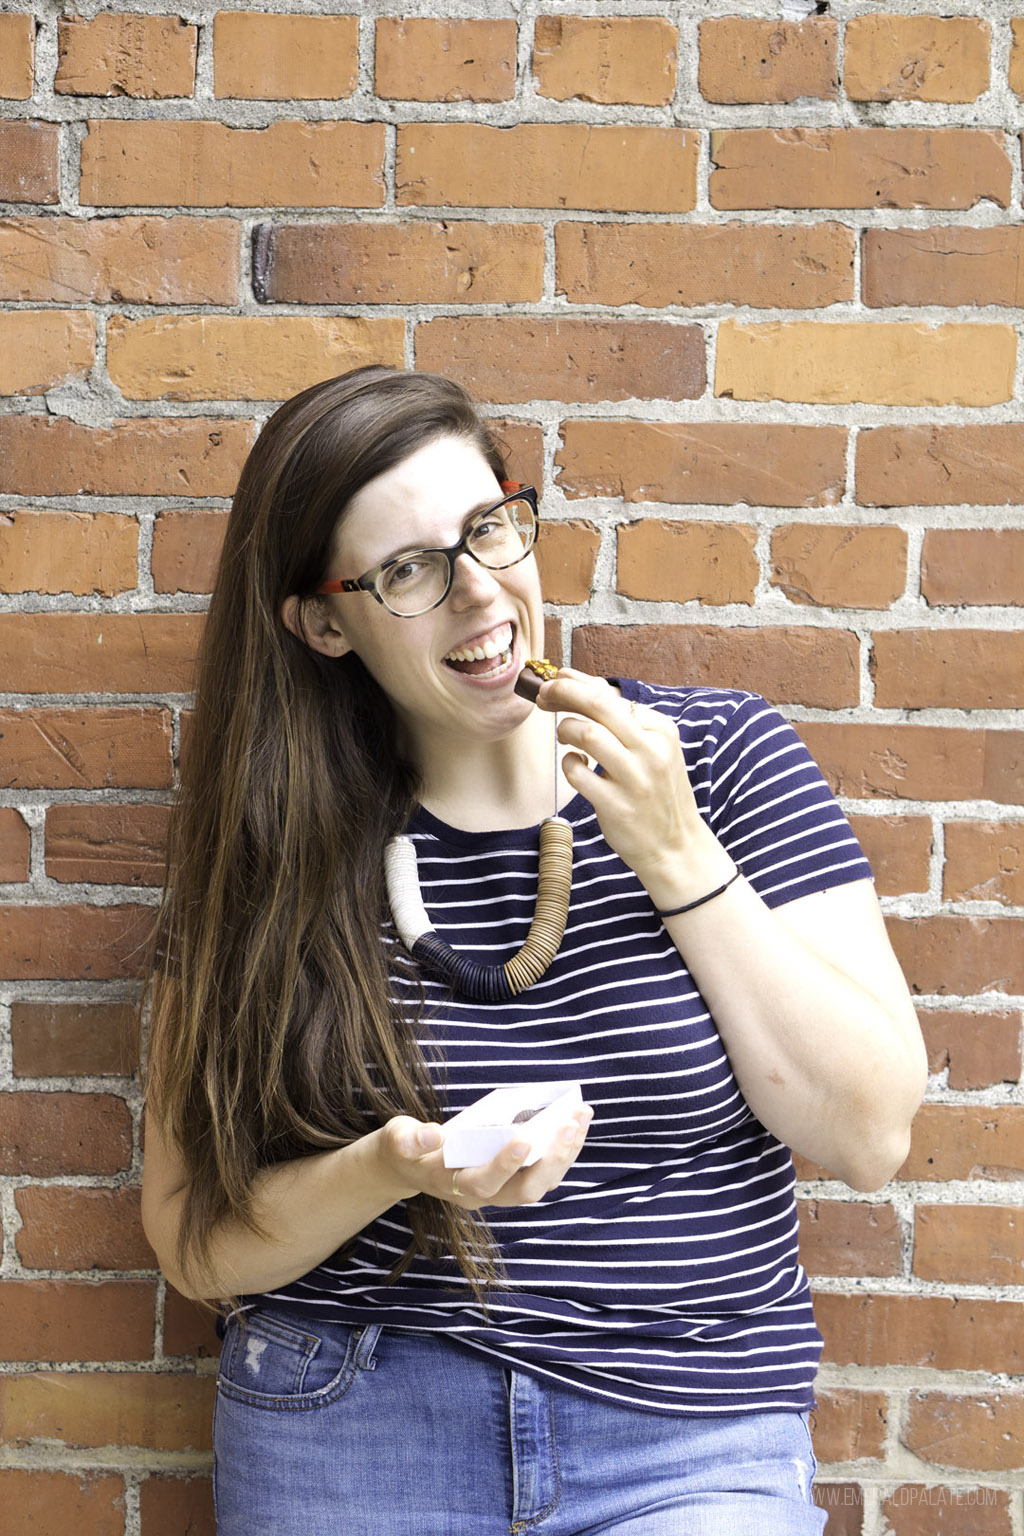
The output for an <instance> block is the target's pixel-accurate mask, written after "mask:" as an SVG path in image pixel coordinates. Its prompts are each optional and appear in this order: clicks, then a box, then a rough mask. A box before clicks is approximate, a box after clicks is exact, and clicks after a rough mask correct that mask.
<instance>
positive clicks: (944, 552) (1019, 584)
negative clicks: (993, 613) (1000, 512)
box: [921, 528, 1024, 607]
mask: <svg viewBox="0 0 1024 1536" xmlns="http://www.w3.org/2000/svg"><path fill="white" fill-rule="evenodd" d="M921 595H922V596H923V597H924V599H925V601H926V602H927V603H930V604H931V605H932V606H933V607H934V606H935V605H937V604H942V603H951V604H953V605H955V606H960V605H961V604H979V605H986V604H1004V603H1005V604H1007V605H1011V606H1020V605H1022V604H1024V529H1020V528H929V529H928V530H927V531H926V533H925V536H924V546H923V548H922V551H921Z"/></svg>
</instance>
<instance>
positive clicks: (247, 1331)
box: [217, 1311, 380, 1410]
mask: <svg viewBox="0 0 1024 1536" xmlns="http://www.w3.org/2000/svg"><path fill="white" fill-rule="evenodd" d="M379 1333H380V1326H379V1325H378V1324H370V1325H369V1326H368V1327H362V1328H349V1327H347V1326H345V1325H344V1324H336V1323H330V1324H327V1325H326V1326H325V1327H324V1328H323V1329H322V1331H320V1332H316V1331H314V1330H313V1329H312V1328H308V1327H305V1326H303V1324H302V1321H301V1320H300V1319H294V1320H288V1321H286V1320H285V1319H284V1318H283V1317H281V1316H279V1315H276V1314H272V1313H268V1312H261V1311H258V1312H251V1313H248V1314H246V1315H244V1316H242V1317H238V1316H235V1317H232V1318H231V1319H229V1321H228V1324H227V1328H226V1331H225V1334H224V1344H223V1347H222V1349H221V1357H220V1372H219V1374H218V1377H217V1390H218V1392H219V1393H222V1394H223V1395H224V1396H225V1397H230V1398H233V1399H234V1400H235V1401H236V1402H243V1403H248V1404H249V1405H250V1406H251V1407H254V1408H272V1409H282V1408H283V1409H299V1410H301V1409H312V1408H322V1407H326V1406H327V1404H328V1403H333V1402H335V1401H336V1400H337V1399H338V1398H339V1397H340V1396H341V1395H342V1393H343V1392H345V1391H346V1390H347V1389H348V1388H349V1387H350V1386H351V1384H352V1382H353V1380H354V1379H355V1376H356V1373H357V1371H359V1370H367V1369H369V1370H372V1369H373V1364H374V1361H373V1348H374V1345H375V1344H376V1342H377V1337H378V1335H379Z"/></svg>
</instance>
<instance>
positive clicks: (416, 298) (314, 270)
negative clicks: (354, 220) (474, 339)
mask: <svg viewBox="0 0 1024 1536" xmlns="http://www.w3.org/2000/svg"><path fill="white" fill-rule="evenodd" d="M253 261H254V268H255V271H254V286H255V289H256V296H257V298H258V299H261V300H262V301H263V302H265V303H290V304H495V303H533V302H535V301H536V300H538V299H540V297H541V295H542V292H543V286H544V230H543V227H542V226H541V225H540V224H486V223H483V222H480V221H478V220H472V219H459V220H454V221H452V222H450V223H449V222H445V223H442V222H440V221H438V222H433V221H430V222H428V221H422V222H421V221H419V220H417V222H415V223H410V224H367V223H363V224H265V225H261V226H260V228H259V231H258V234H257V240H256V244H255V246H254V256H253Z"/></svg>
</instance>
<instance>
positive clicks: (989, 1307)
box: [814, 1291, 1024, 1372]
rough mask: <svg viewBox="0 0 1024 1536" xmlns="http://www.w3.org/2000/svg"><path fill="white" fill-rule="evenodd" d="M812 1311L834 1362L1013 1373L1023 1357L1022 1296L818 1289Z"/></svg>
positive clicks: (826, 1351) (829, 1355)
mask: <svg viewBox="0 0 1024 1536" xmlns="http://www.w3.org/2000/svg"><path fill="white" fill-rule="evenodd" d="M814 1311H815V1315H816V1317H817V1320H818V1327H819V1328H820V1329H821V1331H822V1333H823V1335H824V1338H825V1354H824V1358H825V1359H826V1360H827V1361H829V1362H830V1363H834V1364H837V1365H847V1364H849V1365H858V1366H865V1365H866V1366H883V1365H886V1366H891V1365H913V1366H926V1367H930V1368H931V1369H933V1370H940V1371H978V1370H981V1371H1009V1372H1016V1371H1017V1370H1018V1368H1019V1367H1018V1365H1017V1363H1016V1362H1017V1361H1018V1360H1021V1361H1024V1347H1022V1344H1021V1337H1022V1336H1021V1333H1020V1330H1019V1328H1018V1327H1017V1323H1018V1321H1019V1318H1020V1303H1014V1302H1006V1301H969V1300H967V1299H966V1298H963V1297H950V1296H898V1295H892V1294H874V1295H871V1294H865V1293H864V1292H857V1293H856V1294H854V1295H840V1294H839V1293H837V1292H831V1293H825V1292H821V1291H819V1292H818V1294H817V1295H816V1297H815V1302H814Z"/></svg>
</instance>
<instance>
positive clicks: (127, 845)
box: [46, 803, 170, 885]
mask: <svg viewBox="0 0 1024 1536" xmlns="http://www.w3.org/2000/svg"><path fill="white" fill-rule="evenodd" d="M169 815H170V808H169V807H168V806H166V805H110V804H106V803H104V804H102V805H97V804H95V803H93V804H90V805H70V804H62V805H51V806H50V808H49V810H48V811H47V813H46V873H47V874H48V875H49V877H50V879H51V880H64V881H76V880H80V881H83V882H87V881H92V882H94V883H96V884H113V885H162V884H163V882H164V866H165V861H166V851H167V819H168V817H169Z"/></svg>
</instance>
